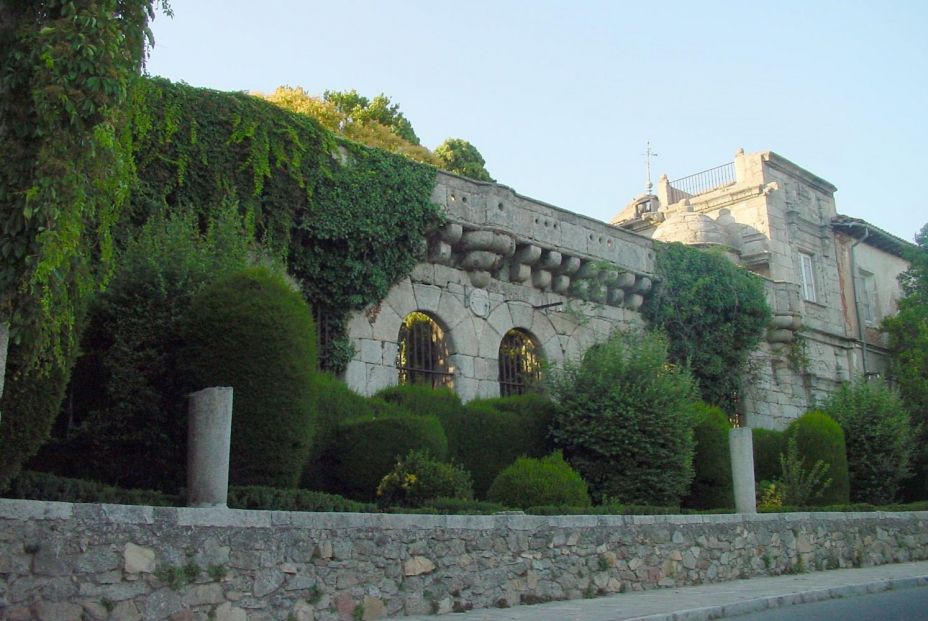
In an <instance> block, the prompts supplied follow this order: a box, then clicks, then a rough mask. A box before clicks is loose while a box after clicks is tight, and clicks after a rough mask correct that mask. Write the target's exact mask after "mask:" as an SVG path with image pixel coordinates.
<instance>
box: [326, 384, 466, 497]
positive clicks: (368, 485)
mask: <svg viewBox="0 0 928 621" xmlns="http://www.w3.org/2000/svg"><path fill="white" fill-rule="evenodd" d="M377 401H378V400H376V399H372V400H371V402H372V403H374V404H376V402H377ZM380 403H381V404H382V406H380V413H379V414H378V413H375V414H373V415H369V416H366V417H364V418H361V419H358V420H353V421H350V422H348V423H346V424H344V425H342V426H341V427H340V428H339V430H338V434H337V438H336V441H335V443H334V444H333V447H332V449H331V452H330V455H329V458H328V464H327V465H328V467H329V468H330V474H329V476H330V477H331V479H332V480H333V483H334V485H333V488H332V490H331V491H334V492H336V493H339V494H343V495H345V496H348V497H349V498H355V499H358V500H373V499H374V498H375V496H376V491H377V485H378V484H379V483H380V480H381V479H382V478H383V477H384V475H385V474H387V473H388V472H390V470H391V469H392V468H393V466H394V464H395V463H396V461H397V459H399V458H400V457H401V456H402V455H405V454H407V453H408V452H409V451H410V450H412V449H425V450H428V451H429V453H430V454H431V455H434V456H435V457H436V458H437V459H438V460H444V459H445V458H446V457H447V456H448V438H447V436H446V435H445V432H444V430H443V429H442V427H441V423H440V422H439V421H438V419H437V418H436V417H434V416H415V415H413V414H408V413H406V412H404V411H403V410H402V409H400V408H397V407H396V406H393V405H391V404H388V403H386V402H382V401H381V402H380ZM384 406H385V407H384Z"/></svg>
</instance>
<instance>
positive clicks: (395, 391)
mask: <svg viewBox="0 0 928 621" xmlns="http://www.w3.org/2000/svg"><path fill="white" fill-rule="evenodd" d="M374 398H376V399H381V400H383V401H386V402H387V403H392V404H394V405H398V406H400V407H401V408H403V409H404V410H406V411H407V412H409V413H410V414H418V415H419V416H437V417H438V418H439V420H441V421H443V422H444V420H445V419H446V418H450V417H454V416H458V415H459V414H461V413H462V412H463V411H464V406H463V405H462V404H461V398H460V397H459V396H458V394H457V393H456V392H454V391H453V390H451V389H449V388H432V387H431V386H426V385H423V384H401V385H397V386H391V387H389V388H384V389H383V390H381V391H380V392H378V393H377V394H375V395H374Z"/></svg>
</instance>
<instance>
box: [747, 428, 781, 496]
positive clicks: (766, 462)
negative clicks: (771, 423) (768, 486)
mask: <svg viewBox="0 0 928 621" xmlns="http://www.w3.org/2000/svg"><path fill="white" fill-rule="evenodd" d="M751 439H752V441H753V444H754V480H755V482H758V483H759V482H761V481H776V480H777V479H779V478H780V454H781V453H784V452H785V451H786V440H785V439H784V437H783V432H782V431H775V430H773V429H760V428H752V429H751Z"/></svg>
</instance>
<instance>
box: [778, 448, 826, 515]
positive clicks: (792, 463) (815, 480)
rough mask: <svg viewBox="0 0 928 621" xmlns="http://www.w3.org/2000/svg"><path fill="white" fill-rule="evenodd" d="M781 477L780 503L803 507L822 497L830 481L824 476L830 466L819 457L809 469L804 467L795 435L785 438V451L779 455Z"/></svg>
mask: <svg viewBox="0 0 928 621" xmlns="http://www.w3.org/2000/svg"><path fill="white" fill-rule="evenodd" d="M780 468H781V475H780V476H781V478H780V483H781V485H782V486H783V492H782V493H783V500H782V503H784V504H787V505H792V506H796V507H805V506H808V505H811V504H817V503H813V501H816V500H818V499H819V498H822V495H823V494H824V493H825V490H827V489H828V488H829V487H830V486H831V483H832V480H831V479H830V478H827V479H826V478H825V477H826V476H827V474H828V470H829V468H830V466H829V464H827V463H825V462H824V461H822V460H821V459H819V460H818V461H816V462H815V464H814V465H813V466H812V468H811V469H807V468H806V467H805V458H803V457H802V456H801V455H800V453H799V445H798V442H797V438H796V436H795V435H791V436H789V437H788V439H787V440H786V453H785V454H781V455H780Z"/></svg>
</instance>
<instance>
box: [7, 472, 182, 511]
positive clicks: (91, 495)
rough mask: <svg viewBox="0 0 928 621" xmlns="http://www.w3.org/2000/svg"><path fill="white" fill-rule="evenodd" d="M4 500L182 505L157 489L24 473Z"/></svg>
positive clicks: (16, 478) (179, 501) (14, 479)
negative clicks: (129, 487)
mask: <svg viewBox="0 0 928 621" xmlns="http://www.w3.org/2000/svg"><path fill="white" fill-rule="evenodd" d="M4 498H24V499H27V500H51V501H55V502H99V503H111V504H118V505H150V506H156V507H165V506H167V507H171V506H180V505H181V500H180V498H178V497H177V496H172V495H170V494H164V493H162V492H157V491H153V490H143V489H122V488H119V487H113V486H110V485H105V484H103V483H98V482H96V481H86V480H83V479H74V478H69V477H62V476H57V475H54V474H48V473H45V472H31V471H28V470H27V471H23V472H20V473H19V474H18V475H17V476H16V477H14V478H13V480H12V481H11V482H10V487H9V489H8V490H7V491H6V492H5V493H4Z"/></svg>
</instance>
